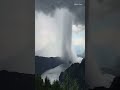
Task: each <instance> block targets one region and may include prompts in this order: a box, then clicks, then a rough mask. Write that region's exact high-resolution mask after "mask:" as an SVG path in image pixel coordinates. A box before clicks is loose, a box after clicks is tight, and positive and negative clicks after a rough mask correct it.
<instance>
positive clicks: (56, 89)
mask: <svg viewBox="0 0 120 90" xmlns="http://www.w3.org/2000/svg"><path fill="white" fill-rule="evenodd" d="M52 90H62V88H61V87H60V83H59V81H54V82H53V84H52Z"/></svg>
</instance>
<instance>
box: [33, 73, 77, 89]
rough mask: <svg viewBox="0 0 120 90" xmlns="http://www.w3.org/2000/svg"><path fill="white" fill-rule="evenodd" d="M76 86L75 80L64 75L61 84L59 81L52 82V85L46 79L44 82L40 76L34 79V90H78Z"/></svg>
mask: <svg viewBox="0 0 120 90" xmlns="http://www.w3.org/2000/svg"><path fill="white" fill-rule="evenodd" d="M78 88H79V87H78V84H77V81H76V80H72V79H71V78H70V77H69V76H68V75H66V77H65V80H64V82H63V83H62V84H60V82H59V81H54V82H53V84H51V83H50V80H49V79H48V78H47V77H46V78H45V82H44V81H43V79H42V78H41V76H39V75H36V77H35V90H78Z"/></svg>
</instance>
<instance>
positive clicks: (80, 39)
mask: <svg viewBox="0 0 120 90" xmlns="http://www.w3.org/2000/svg"><path fill="white" fill-rule="evenodd" d="M76 4H78V5H76ZM57 8H65V9H67V10H68V11H69V12H70V13H72V42H71V43H72V49H73V52H75V53H76V54H77V56H81V57H83V53H84V52H85V25H84V22H85V19H84V12H85V10H84V0H69V2H67V0H60V1H56V0H52V1H49V0H44V1H43V0H36V1H35V54H36V55H39V56H46V57H56V56H60V53H61V51H60V50H59V49H58V48H60V45H59V43H57V42H58V38H56V37H57V36H56V35H58V34H56V33H57V32H59V31H58V27H57V25H56V19H55V15H54V13H55V10H56V9H57ZM53 47H54V48H53ZM58 51H59V52H58Z"/></svg>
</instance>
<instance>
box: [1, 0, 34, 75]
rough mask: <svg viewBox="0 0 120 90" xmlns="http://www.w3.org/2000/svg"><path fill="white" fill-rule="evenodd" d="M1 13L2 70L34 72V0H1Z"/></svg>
mask: <svg viewBox="0 0 120 90" xmlns="http://www.w3.org/2000/svg"><path fill="white" fill-rule="evenodd" d="M0 13H1V14H0V70H8V71H16V72H22V73H34V70H35V68H34V65H35V64H34V40H35V39H34V0H29V2H28V0H5V1H3V0H1V1H0Z"/></svg>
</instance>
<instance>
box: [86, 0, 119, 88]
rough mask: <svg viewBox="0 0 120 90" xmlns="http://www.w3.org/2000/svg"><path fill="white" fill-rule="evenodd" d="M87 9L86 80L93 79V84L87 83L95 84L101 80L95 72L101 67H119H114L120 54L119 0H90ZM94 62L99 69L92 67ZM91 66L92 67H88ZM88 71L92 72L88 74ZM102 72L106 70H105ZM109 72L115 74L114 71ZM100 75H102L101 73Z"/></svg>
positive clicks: (114, 69)
mask: <svg viewBox="0 0 120 90" xmlns="http://www.w3.org/2000/svg"><path fill="white" fill-rule="evenodd" d="M88 9H89V16H88V17H89V22H88V23H89V24H88V27H87V28H88V37H87V38H88V42H87V44H86V45H87V47H88V48H87V50H86V51H87V54H86V56H87V59H86V60H87V62H88V63H86V78H87V79H88V81H91V82H92V81H93V84H92V83H89V84H90V85H91V86H96V85H97V84H98V83H99V82H102V81H101V78H98V76H100V73H99V74H98V73H96V72H101V70H100V69H101V68H103V67H104V68H107V69H111V68H112V69H113V71H114V72H118V71H120V69H119V70H118V69H117V68H115V67H116V65H117V63H118V61H117V57H118V56H120V42H119V39H120V29H119V28H120V12H119V9H120V1H119V0H91V1H89V8H88ZM91 53H93V54H92V57H90V55H91ZM95 63H96V64H97V67H98V68H99V69H94V68H95V67H96V64H95ZM91 66H92V67H94V68H91V69H90V67H91ZM119 68H120V67H119ZM116 69H117V70H116ZM91 70H92V71H93V72H92V71H91ZM89 71H91V72H92V73H90V74H88V72H89ZM104 73H108V72H107V71H105V72H104ZM94 74H95V76H94ZM109 74H113V75H116V74H115V73H109ZM100 77H104V76H103V75H102V74H101V76H100ZM94 82H98V83H94ZM101 85H102V84H101Z"/></svg>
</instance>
